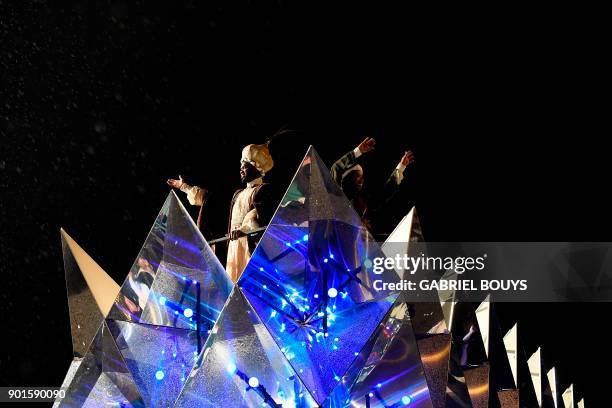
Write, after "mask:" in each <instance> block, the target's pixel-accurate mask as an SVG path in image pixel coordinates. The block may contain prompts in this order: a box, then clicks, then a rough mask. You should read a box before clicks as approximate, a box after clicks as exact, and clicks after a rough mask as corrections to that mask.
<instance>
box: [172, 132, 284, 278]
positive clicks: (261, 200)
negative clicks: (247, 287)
mask: <svg viewBox="0 0 612 408" xmlns="http://www.w3.org/2000/svg"><path fill="white" fill-rule="evenodd" d="M273 166H274V161H273V160H272V156H271V155H270V151H269V149H268V145H267V144H261V145H255V144H251V145H248V146H246V147H245V148H244V149H242V157H241V159H240V181H241V182H242V183H243V184H244V185H245V187H244V188H242V189H239V190H237V191H236V192H235V193H234V196H233V198H232V201H231V204H230V209H229V222H228V237H229V243H228V248H227V263H226V268H225V270H226V271H227V273H228V275H229V276H230V278H231V279H232V281H233V282H236V281H237V280H238V278H239V277H240V274H241V273H242V271H243V270H244V268H245V266H246V265H247V263H248V262H249V259H250V258H251V254H252V253H253V250H254V248H255V244H256V239H254V238H252V237H248V236H246V234H248V233H249V232H251V231H253V230H255V229H257V228H259V227H265V226H266V225H268V222H269V221H270V218H271V217H272V215H273V212H274V210H275V206H274V202H273V195H272V193H271V191H270V187H269V184H267V183H264V182H263V177H264V176H265V174H266V173H267V172H269V171H270V170H271V169H272V167H273ZM167 183H168V185H170V186H171V187H174V188H178V189H180V190H181V191H183V192H184V193H186V194H187V199H188V201H189V203H190V204H192V205H198V206H200V213H199V215H198V227H200V228H202V226H203V225H204V219H205V207H206V200H207V194H208V192H207V190H206V189H203V188H201V187H198V186H190V185H189V184H187V183H185V181H184V180H183V179H182V178H181V176H179V179H178V180H175V179H169V180H168V181H167Z"/></svg>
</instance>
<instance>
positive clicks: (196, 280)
mask: <svg viewBox="0 0 612 408" xmlns="http://www.w3.org/2000/svg"><path fill="white" fill-rule="evenodd" d="M232 286H233V285H232V283H231V281H230V280H229V278H228V276H227V274H226V273H225V270H224V269H223V267H222V266H221V264H220V263H219V261H218V260H217V258H216V256H215V255H214V253H213V252H212V250H211V249H210V247H209V246H208V244H207V243H206V241H205V240H204V238H203V237H202V234H201V233H200V232H199V230H198V229H197V227H196V225H195V224H194V222H193V220H192V219H191V217H190V216H189V214H188V213H187V211H186V210H185V208H184V207H183V206H182V204H181V203H180V201H179V200H178V198H177V197H176V195H175V194H174V193H173V192H171V193H170V194H169V195H168V198H167V199H166V201H165V203H164V206H163V207H162V209H161V211H160V213H159V215H158V216H157V218H156V220H155V223H154V225H153V227H152V228H151V231H150V232H149V234H148V236H147V238H146V240H145V243H144V245H143V247H142V249H141V250H140V252H139V254H138V256H137V258H136V261H135V262H134V264H133V266H132V268H131V270H130V272H129V274H128V277H127V278H126V279H125V281H124V283H123V285H122V286H121V290H120V291H119V294H118V296H117V298H116V300H115V303H114V304H113V306H112V308H111V309H110V311H109V314H108V316H106V319H105V320H104V322H103V323H102V326H101V327H100V328H99V329H98V332H97V334H96V338H95V339H94V342H92V344H91V345H90V346H89V349H88V352H87V353H86V355H85V357H84V360H83V363H81V365H80V366H79V368H78V370H77V372H76V373H75V376H74V379H73V380H72V383H71V384H70V386H69V390H68V392H67V396H66V398H64V400H63V401H62V402H61V404H60V406H80V405H81V403H82V402H86V403H92V404H94V405H93V406H113V405H117V406H122V405H121V404H124V405H125V404H127V403H129V404H131V405H136V406H138V405H144V406H147V407H156V406H159V407H166V406H171V405H172V404H173V403H174V401H175V400H176V397H177V396H178V394H179V392H180V390H181V388H182V386H183V385H184V381H185V380H186V378H187V375H188V374H189V372H190V371H191V368H192V367H193V364H194V363H195V361H196V358H197V355H198V354H199V352H200V350H201V349H202V346H203V344H204V342H205V341H206V339H207V338H208V335H209V333H210V330H211V329H212V327H213V326H214V324H215V322H216V321H217V318H218V317H219V314H220V312H221V309H222V307H223V305H224V304H225V302H226V300H227V298H228V296H229V294H230V292H231V289H232ZM100 339H102V340H104V341H103V342H101V340H100ZM86 362H89V363H87V364H85V363H86ZM117 367H118V368H119V369H117ZM101 382H102V384H103V387H102V388H101V387H100V386H99V385H98V384H100V383H101ZM104 388H105V389H107V390H109V391H112V390H115V391H113V392H106V393H104V392H100V393H98V392H97V391H96V390H97V389H104ZM124 390H125V391H124ZM126 394H127V395H126ZM95 403H97V405H95Z"/></svg>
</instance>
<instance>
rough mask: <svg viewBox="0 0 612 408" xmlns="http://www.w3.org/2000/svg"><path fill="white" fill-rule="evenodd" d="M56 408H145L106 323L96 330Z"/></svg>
mask: <svg viewBox="0 0 612 408" xmlns="http://www.w3.org/2000/svg"><path fill="white" fill-rule="evenodd" d="M59 406H60V407H101V406H134V407H144V406H145V405H144V401H143V399H142V396H141V394H140V392H139V390H138V388H137V386H136V384H135V382H134V379H133V377H132V375H131V373H130V370H129V368H128V367H127V365H126V363H125V360H124V359H123V357H122V355H121V353H120V352H119V349H118V348H117V344H116V343H115V340H114V339H113V336H112V334H111V332H110V330H109V328H108V326H107V325H106V322H103V323H102V325H101V326H100V329H99V330H98V332H97V334H96V337H95V338H94V339H93V341H92V343H91V345H90V347H89V349H88V351H87V353H86V354H85V357H83V360H82V362H81V364H80V365H79V367H78V369H77V370H76V373H75V375H74V378H73V379H72V382H71V383H70V385H69V386H68V389H67V390H66V396H65V397H64V399H63V400H62V401H61V403H60V404H59Z"/></svg>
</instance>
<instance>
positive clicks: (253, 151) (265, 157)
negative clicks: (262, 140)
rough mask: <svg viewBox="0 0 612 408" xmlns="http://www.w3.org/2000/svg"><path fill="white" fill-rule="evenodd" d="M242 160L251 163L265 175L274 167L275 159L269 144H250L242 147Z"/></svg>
mask: <svg viewBox="0 0 612 408" xmlns="http://www.w3.org/2000/svg"><path fill="white" fill-rule="evenodd" d="M240 162H246V163H250V164H252V165H253V166H255V168H256V169H257V170H258V171H259V172H260V173H261V175H262V176H263V175H265V174H266V173H267V172H269V171H270V170H272V167H274V160H272V155H271V154H270V150H269V149H268V145H267V144H260V145H256V144H250V145H248V146H246V147H245V148H244V149H242V158H241V159H240Z"/></svg>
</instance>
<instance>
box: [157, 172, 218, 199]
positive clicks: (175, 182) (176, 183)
mask: <svg viewBox="0 0 612 408" xmlns="http://www.w3.org/2000/svg"><path fill="white" fill-rule="evenodd" d="M166 183H167V184H168V185H169V186H170V187H173V188H177V189H179V190H181V191H182V192H183V193H185V194H187V201H189V204H191V205H197V206H203V205H204V204H206V196H207V194H208V190H206V189H205V188H202V187H198V186H190V185H189V184H187V183H186V182H185V181H184V180H183V177H181V175H180V174H179V178H178V179H168V180H166Z"/></svg>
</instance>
